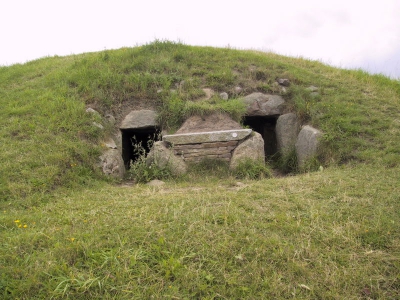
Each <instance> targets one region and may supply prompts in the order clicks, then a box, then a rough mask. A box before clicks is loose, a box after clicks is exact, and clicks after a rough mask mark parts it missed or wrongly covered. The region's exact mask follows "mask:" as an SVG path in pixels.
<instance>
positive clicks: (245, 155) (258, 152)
mask: <svg viewBox="0 0 400 300" xmlns="http://www.w3.org/2000/svg"><path fill="white" fill-rule="evenodd" d="M245 159H251V160H254V161H263V162H264V160H265V157H264V140H263V138H262V136H261V134H259V133H258V132H253V134H252V136H251V137H249V138H248V139H246V140H245V141H243V142H242V143H241V144H239V145H238V146H237V147H236V149H235V150H233V153H232V158H231V162H230V168H231V169H235V168H236V167H237V166H238V165H239V163H240V162H241V161H243V160H245Z"/></svg>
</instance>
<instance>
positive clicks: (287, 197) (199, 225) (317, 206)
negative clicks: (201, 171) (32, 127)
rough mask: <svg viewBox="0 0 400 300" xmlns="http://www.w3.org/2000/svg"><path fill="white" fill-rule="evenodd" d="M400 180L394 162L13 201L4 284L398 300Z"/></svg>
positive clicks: (80, 290)
mask: <svg viewBox="0 0 400 300" xmlns="http://www.w3.org/2000/svg"><path fill="white" fill-rule="evenodd" d="M399 180H400V176H399V173H398V172H397V171H396V170H394V169H388V170H386V173H385V176H382V174H381V170H376V168H371V167H366V166H360V167H356V168H339V169H330V170H328V171H326V170H325V171H324V172H316V173H310V174H304V175H299V176H296V177H286V178H280V179H265V180H261V181H244V182H243V185H236V184H235V181H234V179H233V178H231V179H230V180H226V179H223V180H218V179H217V178H216V177H213V176H210V177H209V178H208V179H204V180H201V179H200V178H197V180H196V181H197V183H195V182H194V181H183V182H173V181H170V182H167V184H166V185H165V186H163V187H161V188H154V187H149V186H146V185H136V186H114V185H109V184H105V185H100V184H99V185H98V186H96V188H95V189H93V188H89V189H80V190H78V191H71V190H65V191H60V192H59V193H58V194H57V195H54V197H53V198H52V199H51V201H49V203H47V204H46V205H42V206H40V207H31V208H30V209H28V210H21V209H14V208H13V206H12V205H9V206H8V207H7V206H5V207H4V211H2V212H1V215H0V216H1V217H0V220H1V221H0V222H1V224H2V227H1V234H2V240H3V243H2V245H1V247H0V251H1V252H0V253H1V264H0V265H1V274H3V275H2V278H1V281H0V282H1V284H0V287H1V289H0V291H1V292H2V295H3V297H5V298H6V299H7V298H9V299H14V298H24V299H32V298H35V297H36V298H37V299H43V298H49V297H53V298H54V299H59V298H63V299H100V298H101V299H112V298H113V299H146V298H151V297H154V298H155V299H175V298H178V299H185V298H189V299H190V298H201V299H238V298H247V299H260V298H263V299H274V298H275V299H276V298H280V299H285V298H296V299H363V298H365V299H367V298H368V297H369V298H370V299H396V298H397V296H398V292H399V289H400V281H399V280H400V278H399V267H400V260H399V254H400V231H399V226H398V224H399V221H400V218H399V213H398V211H399V208H400V207H399V206H400V201H399V200H400V198H399V195H400V189H399V186H398V182H399ZM366 182H368V183H369V184H368V185H367V186H366V185H365V183H366ZM16 220H19V221H20V222H18V223H16V222H15V221H16ZM19 224H21V225H22V226H23V225H25V224H26V225H27V228H23V227H22V228H18V225H19ZM369 293H370V294H369Z"/></svg>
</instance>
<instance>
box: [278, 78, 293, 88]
mask: <svg viewBox="0 0 400 300" xmlns="http://www.w3.org/2000/svg"><path fill="white" fill-rule="evenodd" d="M277 82H278V83H279V84H280V85H283V86H289V85H290V80H289V79H287V78H279V79H278V80H277Z"/></svg>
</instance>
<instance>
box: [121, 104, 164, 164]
mask: <svg viewBox="0 0 400 300" xmlns="http://www.w3.org/2000/svg"><path fill="white" fill-rule="evenodd" d="M156 119H157V114H156V112H155V111H152V110H134V111H131V112H130V113H129V114H128V115H127V116H126V117H125V119H124V120H123V121H122V123H121V126H120V128H119V129H120V130H121V138H122V143H121V144H122V145H121V146H122V153H121V154H122V159H123V160H124V165H125V168H126V169H129V168H130V164H131V162H132V161H133V162H135V161H136V160H137V159H138V157H139V155H140V153H138V151H137V150H136V149H135V145H139V146H140V147H142V149H143V150H144V151H145V153H146V154H147V153H149V151H150V147H151V146H152V144H153V142H154V141H158V140H159V139H160V138H161V137H160V135H161V134H160V133H161V131H160V128H159V127H158V124H157V121H156Z"/></svg>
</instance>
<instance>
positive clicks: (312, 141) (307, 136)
mask: <svg viewBox="0 0 400 300" xmlns="http://www.w3.org/2000/svg"><path fill="white" fill-rule="evenodd" d="M321 136H322V132H321V131H319V130H318V129H315V128H313V127H311V126H309V125H306V126H303V128H302V129H301V130H300V132H299V135H298V137H297V141H296V145H295V146H296V155H297V161H298V163H299V166H300V167H302V166H304V163H305V162H306V161H307V160H308V159H311V158H312V157H314V156H315V155H316V154H317V150H318V147H319V144H320V142H319V139H320V137H321Z"/></svg>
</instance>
